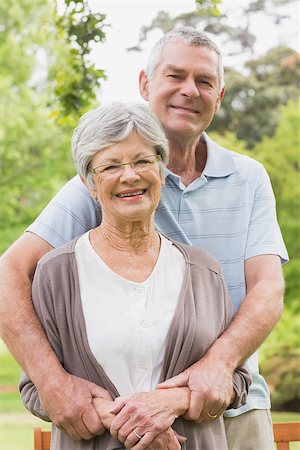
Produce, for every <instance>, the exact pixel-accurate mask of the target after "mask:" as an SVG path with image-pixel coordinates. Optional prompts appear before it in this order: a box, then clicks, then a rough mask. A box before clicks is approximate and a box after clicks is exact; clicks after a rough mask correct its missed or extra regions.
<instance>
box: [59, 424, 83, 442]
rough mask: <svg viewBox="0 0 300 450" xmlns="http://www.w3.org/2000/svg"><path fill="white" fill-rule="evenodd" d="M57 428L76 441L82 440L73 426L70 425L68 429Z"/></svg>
mask: <svg viewBox="0 0 300 450" xmlns="http://www.w3.org/2000/svg"><path fill="white" fill-rule="evenodd" d="M57 428H59V430H61V431H62V432H63V433H65V434H67V435H68V436H69V437H70V438H71V439H73V440H74V441H79V440H80V439H81V436H80V435H79V434H78V432H77V430H76V428H74V427H73V425H68V426H66V427H62V426H59V427H57Z"/></svg>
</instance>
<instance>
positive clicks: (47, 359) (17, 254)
mask: <svg viewBox="0 0 300 450" xmlns="http://www.w3.org/2000/svg"><path fill="white" fill-rule="evenodd" d="M51 249H52V247H51V246H50V245H49V244H48V243H47V242H46V241H44V240H43V239H41V238H40V237H38V236H36V235H35V234H32V233H25V234H24V235H23V236H22V237H21V238H20V239H19V240H18V241H16V242H15V243H14V244H13V245H12V246H11V247H10V248H9V249H8V250H7V252H6V253H5V254H4V255H3V256H2V257H1V259H0V286H1V296H0V331H1V337H2V339H3V340H4V342H5V343H6V345H7V347H8V348H9V350H10V351H11V353H12V354H13V356H14V357H15V358H16V360H17V361H18V363H19V364H20V365H21V366H22V367H23V369H24V370H25V372H26V373H27V374H28V376H29V377H30V379H31V380H32V382H33V383H34V385H35V386H36V388H37V390H38V392H39V396H40V399H41V403H42V406H43V409H44V411H45V413H46V414H47V416H48V417H49V418H50V419H51V420H52V422H53V423H55V424H56V425H57V426H59V427H60V428H63V429H64V431H65V432H66V433H67V434H69V435H70V436H71V437H72V438H73V439H79V438H84V439H90V438H91V437H93V436H94V435H96V434H101V433H102V432H103V431H104V429H103V427H102V424H101V421H100V420H99V418H98V416H97V414H96V412H95V410H94V408H93V406H92V398H93V397H94V396H97V395H100V396H101V394H102V389H101V388H100V387H98V386H96V385H94V384H92V383H89V382H87V381H86V380H81V379H80V378H77V377H74V376H72V375H70V374H68V373H66V372H65V370H64V369H63V367H62V366H61V364H60V362H59V361H58V359H57V357H56V355H55V354H54V352H53V350H52V348H51V346H50V344H49V342H48V340H47V338H46V336H45V333H44V331H43V329H42V327H41V324H40V322H39V320H38V318H37V316H36V314H35V311H34V308H33V304H32V300H31V282H32V278H33V275H34V272H35V268H36V264H37V262H38V260H39V259H40V258H41V257H42V256H43V255H44V254H45V253H47V252H48V251H50V250H51Z"/></svg>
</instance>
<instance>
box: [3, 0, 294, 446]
mask: <svg viewBox="0 0 300 450" xmlns="http://www.w3.org/2000/svg"><path fill="white" fill-rule="evenodd" d="M177 25H191V26H194V27H197V28H198V29H199V30H202V31H204V32H206V33H207V34H209V35H210V36H211V37H212V38H213V40H214V41H215V42H216V43H217V44H218V45H219V47H220V49H221V51H222V53H223V56H224V65H225V79H226V85H227V88H226V95H225V98H224V101H223V104H222V108H221V110H220V111H219V113H218V115H217V117H216V118H215V119H214V121H213V124H212V125H211V127H210V128H209V130H208V132H209V134H210V136H211V137H213V139H215V140H216V141H217V142H218V143H220V144H221V145H224V146H226V147H227V148H231V149H232V150H235V151H238V152H241V153H246V154H249V155H250V156H252V157H254V158H255V159H257V160H259V161H261V162H262V163H263V164H264V165H265V167H266V169H267V170H268V172H269V175H270V177H271V181H272V185H273V189H274V192H275V196H276V200H277V212H278V219H279V223H280V226H281V230H282V233H283V236H284V239H285V242H286V245H287V248H288V252H289V255H290V259H291V261H290V262H289V263H288V264H286V265H285V266H284V273H285V279H286V295H285V311H284V314H283V316H282V318H281V320H280V322H279V323H278V324H277V326H276V328H275V330H274V331H273V332H272V334H271V335H270V337H269V338H268V339H267V341H266V342H265V343H264V345H263V347H262V348H261V351H260V366H261V371H262V373H263V375H264V376H265V378H266V380H267V382H268V385H269V388H270V391H271V396H272V409H273V420H300V413H299V411H300V351H299V349H300V345H299V341H300V333H299V330H300V327H299V326H300V314H299V312H300V289H299V285H300V264H299V262H300V179H299V170H300V121H299V119H300V109H299V84H300V77H299V75H300V55H299V2H298V0H256V1H253V0H242V1H226V0H187V1H171V0H170V1H166V0H165V1H163V0H162V1H158V0H157V1H155V0H153V1H143V0H136V1H125V0H124V1H121V0H118V1H117V0H116V1H114V0H111V1H91V0H90V1H87V0H86V1H84V0H78V1H77V0H73V1H70V0H58V1H57V2H55V1H53V0H2V1H1V5H0V174H1V176H0V198H1V202H0V254H1V253H3V252H4V251H5V250H6V249H7V248H8V247H9V245H10V244H11V243H12V242H13V241H14V240H15V239H17V238H18V236H20V234H22V233H23V232H24V230H25V229H26V227H27V226H28V225H29V224H30V223H31V222H32V221H33V220H34V219H35V217H36V216H37V215H38V214H39V212H40V211H41V210H42V208H43V207H44V206H45V205H46V204H47V202H48V201H49V200H50V199H51V198H52V197H53V195H54V194H55V193H56V192H57V190H58V189H59V188H60V187H62V186H63V184H64V183H65V182H66V181H67V180H68V179H69V178H70V177H72V176H73V175H74V174H75V170H74V167H73V165H72V160H71V151H70V139H71V135H72V132H73V129H74V127H75V125H76V123H77V120H78V118H79V117H80V115H81V114H83V113H84V112H85V111H86V110H88V109H90V108H92V107H94V106H96V105H98V104H99V103H100V104H101V103H105V102H110V101H112V100H121V101H142V100H141V98H140V96H139V93H138V73H139V70H140V69H142V68H143V67H144V64H145V62H146V60H147V56H148V52H149V51H150V49H151V47H152V45H153V44H154V43H155V42H156V41H157V39H159V37H160V36H161V35H162V34H163V33H164V32H166V31H168V30H171V29H172V28H174V27H175V26H177ZM18 376H19V368H18V365H17V363H15V362H14V360H13V358H12V357H11V355H10V354H9V352H8V351H7V349H6V347H5V345H4V343H3V342H1V341H0V450H30V449H32V448H33V444H32V435H33V433H32V427H33V425H34V424H37V423H38V424H39V425H41V426H43V428H45V429H46V428H49V425H48V424H44V423H42V422H41V421H39V420H38V419H35V418H34V417H33V416H31V415H30V414H29V413H28V412H27V411H25V409H24V407H23V406H22V404H21V403H20V400H19V395H18V387H17V385H18ZM292 448H293V449H299V448H300V447H299V446H297V444H295V446H294V447H292Z"/></svg>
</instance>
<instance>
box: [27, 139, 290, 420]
mask: <svg viewBox="0 0 300 450" xmlns="http://www.w3.org/2000/svg"><path fill="white" fill-rule="evenodd" d="M204 138H205V141H206V144H207V163H206V166H205V168H204V170H203V173H202V174H201V176H200V177H199V178H198V179H196V180H195V181H193V182H192V183H191V184H190V185H188V186H184V185H183V184H182V183H181V180H180V177H179V176H178V175H175V174H174V173H172V172H171V171H170V170H168V169H166V170H165V186H164V187H163V189H162V194H161V201H160V203H159V206H158V208H157V211H156V214H155V223H156V226H157V228H158V229H159V231H161V232H162V233H163V234H165V235H166V236H169V237H170V238H171V239H174V240H177V241H179V242H183V243H186V244H190V245H193V246H195V247H202V248H205V249H206V250H208V251H209V252H210V253H212V254H213V255H214V256H215V257H216V258H217V259H218V260H219V261H220V263H221V264H222V266H223V269H224V274H225V278H226V280H227V285H228V289H229V293H230V296H231V299H232V302H233V305H234V310H235V312H236V311H237V310H238V308H239V306H240V304H241V303H242V301H243V299H244V298H245V295H246V284H245V273H244V261H245V260H246V259H248V258H251V257H253V256H257V255H264V254H275V255H279V256H280V257H281V260H282V262H285V261H287V260H288V255H287V251H286V248H285V245H284V242H283V239H282V236H281V232H280V229H279V226H278V222H277V218H276V205H275V199H274V194H273V191H272V187H271V183H270V179H269V176H268V174H267V172H266V170H265V169H264V167H263V166H262V165H261V164H260V163H258V162H257V161H255V160H254V159H252V158H249V157H248V156H245V155H241V154H238V153H235V152H232V151H230V150H227V149H225V148H223V147H220V146H219V145H218V144H216V143H215V142H214V141H212V140H211V139H210V138H209V137H208V136H207V135H206V134H204ZM100 222H101V211H100V209H99V206H98V205H97V203H96V202H95V201H94V200H93V199H92V198H91V197H90V195H89V193H88V191H87V189H86V188H85V187H84V185H83V184H82V182H81V181H80V179H79V177H77V176H76V177H74V178H73V179H72V180H71V181H69V182H68V183H67V184H66V185H65V186H64V187H63V188H62V189H61V190H60V191H59V192H58V193H57V194H56V196H55V197H54V198H53V199H52V201H51V202H50V203H49V204H48V205H47V206H46V208H45V209H44V210H43V211H42V213H41V214H40V215H39V216H38V218H37V219H36V220H35V222H34V223H33V224H32V225H30V227H29V228H28V231H31V232H33V233H35V234H37V235H38V236H40V237H41V238H43V239H44V240H46V241H47V242H49V243H50V244H51V245H52V246H53V247H58V246H60V245H62V244H64V243H65V242H68V241H69V240H71V239H73V238H74V237H76V236H78V235H80V234H82V233H84V232H86V231H87V230H89V229H91V228H94V227H96V226H97V225H99V223H100ZM248 365H249V368H250V370H251V372H252V376H253V383H252V385H251V387H250V391H249V395H248V397H247V403H246V405H244V406H242V407H241V408H239V409H238V410H229V411H226V413H225V415H226V416H235V415H239V414H242V413H243V412H246V411H248V410H251V409H267V408H270V395H269V391H268V387H267V384H266V382H265V380H264V379H263V378H262V377H261V375H260V374H259V371H258V353H257V352H256V353H255V354H253V355H252V356H251V357H250V358H249V360H248Z"/></svg>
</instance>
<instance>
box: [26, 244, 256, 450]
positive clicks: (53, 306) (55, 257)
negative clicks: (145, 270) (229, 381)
mask: <svg viewBox="0 0 300 450" xmlns="http://www.w3.org/2000/svg"><path fill="white" fill-rule="evenodd" d="M76 240H77V238H76V239H74V240H73V241H71V242H69V243H68V244H66V245H64V246H63V247H60V248H58V249H55V250H53V251H51V252H49V253H48V254H47V255H45V256H44V257H43V258H42V259H41V261H40V262H39V264H38V267H37V270H36V274H35V277H34V282H33V303H34V307H35V309H36V312H37V315H38V317H39V319H40V321H41V323H42V325H43V327H44V329H45V332H46V334H47V336H48V339H49V341H50V343H51V345H52V347H53V349H54V351H55V353H56V354H57V356H58V358H59V360H60V361H61V363H62V365H63V366H64V368H65V369H66V371H67V372H69V373H72V374H74V375H76V376H78V377H81V378H85V379H86V380H89V381H92V382H93V383H96V384H98V385H99V386H101V387H103V388H105V389H107V390H108V391H109V392H110V394H111V395H112V397H113V398H115V397H117V396H118V395H119V394H118V391H117V388H116V387H115V386H114V385H113V384H112V382H111V381H110V379H109V378H108V377H107V375H106V374H105V372H104V371H103V369H102V368H101V366H100V365H99V364H98V362H97V361H96V359H95V357H94V356H93V354H92V352H91V350H90V347H89V344H88V339H87V333H86V329H85V321H84V316H83V311H82V305H81V299H80V289H79V281H78V273H77V265H76V259H75V252H74V248H75V243H76ZM174 245H176V246H177V248H178V249H179V250H180V251H181V252H182V253H183V255H184V257H185V259H186V269H185V275H184V280H183V285H182V289H181V292H180V296H179V299H178V303H177V307H176V310H175V314H174V317H173V319H172V322H171V325H170V328H169V331H168V335H167V338H166V346H165V355H164V361H163V367H162V371H161V377H160V380H161V381H163V380H166V379H167V378H170V377H172V376H174V375H177V374H179V373H180V372H182V371H183V370H184V369H186V368H187V367H189V366H191V365H192V364H193V363H195V362H196V361H198V360H199V359H200V358H201V357H202V356H203V355H204V354H205V352H206V351H207V350H208V348H209V347H210V346H211V344H212V343H213V342H214V341H215V340H216V339H217V337H218V336H220V334H222V333H223V331H224V330H225V329H226V327H227V326H228V324H229V323H230V321H231V318H232V305H231V301H230V299H229V296H228V293H227V289H226V287H225V282H224V278H223V275H222V269H221V267H220V264H219V263H218V262H217V261H216V260H215V259H214V258H213V257H212V256H211V255H209V254H208V253H207V252H205V251H204V250H201V249H199V248H194V247H190V246H186V245H183V244H179V243H177V242H176V243H175V242H174ZM162 301H163V298H162ZM117 357H118V355H116V358H117ZM249 385H250V375H249V372H248V370H247V368H246V367H245V366H243V367H240V368H238V369H237V370H236V371H235V373H234V388H235V391H236V393H237V397H236V400H235V402H234V405H231V407H235V408H237V407H239V406H241V405H242V404H244V403H245V402H246V395H247V392H248V388H249ZM20 392H21V396H22V400H23V402H24V404H25V406H26V408H27V409H28V410H29V411H31V412H32V413H33V414H34V415H36V416H38V417H40V418H42V419H44V420H49V419H48V418H47V417H46V415H45V413H44V412H43V410H42V408H41V405H40V402H39V397H38V393H37V390H36V388H35V386H34V385H33V383H32V382H31V380H30V379H29V378H28V377H27V375H26V374H25V373H23V374H22V375H21V381H20ZM173 428H174V429H175V430H176V431H177V432H178V433H180V434H181V435H183V436H186V437H187V438H188V439H187V441H186V443H185V444H183V446H182V449H183V450H227V443H226V437H225V431H224V423H223V418H222V417H220V418H218V419H216V420H214V421H213V422H211V423H209V424H196V423H193V422H188V421H186V420H183V419H181V418H178V419H177V420H176V421H175V423H174V424H173ZM123 448H124V446H123V445H122V444H120V443H119V442H118V441H116V440H115V439H113V438H112V437H111V436H110V434H109V432H105V433H104V434H103V435H102V436H100V437H96V438H94V439H92V440H90V441H83V440H82V441H73V440H72V439H70V438H69V437H68V436H66V435H65V434H64V433H62V432H61V431H60V430H59V429H58V428H57V427H56V426H55V425H53V426H52V445H51V449H53V450H83V449H86V450H117V449H123Z"/></svg>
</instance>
